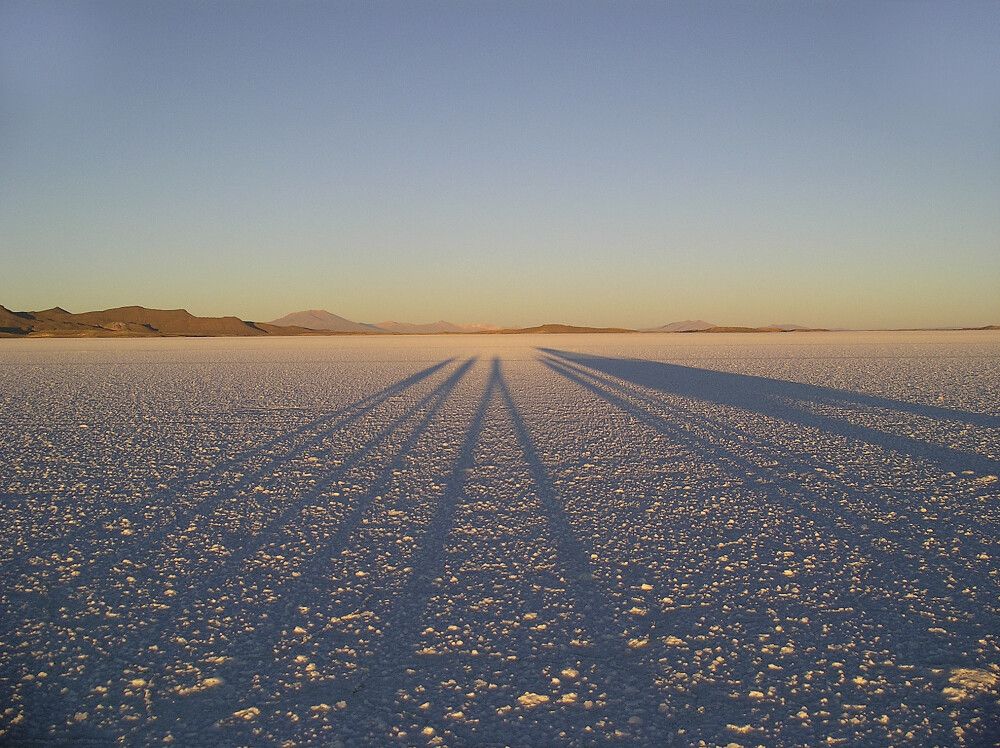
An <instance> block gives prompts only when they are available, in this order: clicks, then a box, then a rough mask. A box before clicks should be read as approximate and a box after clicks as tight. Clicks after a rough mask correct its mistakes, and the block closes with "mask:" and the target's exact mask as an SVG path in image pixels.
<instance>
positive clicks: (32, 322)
mask: <svg viewBox="0 0 1000 748" xmlns="http://www.w3.org/2000/svg"><path fill="white" fill-rule="evenodd" d="M942 329H943V328H942ZM947 329H962V330H997V329H1000V326H998V325H986V326H985V327H974V328H968V327H967V328H947ZM803 331H812V332H820V331H823V332H825V330H821V329H820V328H807V327H803V326H801V325H793V324H782V325H768V326H766V327H727V326H724V325H716V324H713V323H711V322H705V321H704V320H683V321H681V322H671V323H670V324H667V325H661V326H660V327H653V328H647V329H645V330H630V329H628V328H624V327H579V326H575V325H563V324H546V325H536V326H534V327H509V328H505V327H498V326H496V325H466V324H455V323H453V322H445V321H443V320H442V321H440V322H429V323H426V324H414V323H411V322H379V323H377V324H368V323H365V322H354V321H352V320H349V319H346V318H345V317H341V316H339V315H336V314H333V313H331V312H328V311H326V310H324V309H309V310H306V311H302V312H293V313H291V314H286V315H285V316H284V317H281V318H280V319H276V320H274V321H272V322H249V321H246V320H241V319H239V318H238V317H196V316H195V315H193V314H191V313H190V312H188V311H186V310H184V309H147V308H146V307H141V306H123V307H116V308H114V309H104V310H102V311H98V312H83V313H81V314H73V313H71V312H67V311H66V310H65V309H63V308H61V307H53V308H52V309H45V310H44V311H41V312H14V311H11V310H10V309H7V308H6V307H4V306H0V337H8V338H9V337H106V338H112V337H114V338H129V337H185V336H186V337H255V336H257V337H259V336H266V335H272V336H289V335H434V334H452V335H460V334H472V333H480V334H482V333H486V334H494V335H517V334H532V333H534V334H560V333H622V332H643V333H692V332H707V333H717V332H719V333H721V332H772V333H782V332H803Z"/></svg>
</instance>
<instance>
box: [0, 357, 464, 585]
mask: <svg viewBox="0 0 1000 748" xmlns="http://www.w3.org/2000/svg"><path fill="white" fill-rule="evenodd" d="M451 361H454V358H448V359H445V360H444V361H441V362H439V363H436V364H434V365H433V366H429V367H427V368H426V369H422V370H421V371H419V372H417V373H415V374H413V375H411V376H409V377H407V378H405V379H402V380H400V381H399V382H396V383H395V384H393V385H390V386H389V387H386V388H384V389H382V390H380V391H379V392H376V393H373V394H371V395H367V396H365V397H363V398H361V399H360V400H357V401H355V402H354V403H352V404H351V405H348V406H346V407H344V408H341V409H339V410H337V411H335V412H333V413H329V414H327V415H325V416H322V417H321V418H318V419H315V420H314V421H311V422H310V423H308V424H305V425H304V426H301V427H299V428H297V429H295V430H294V431H291V432H288V433H286V434H283V435H281V436H279V437H275V438H273V439H271V440H269V441H268V442H266V443H265V444H263V445H260V446H258V447H255V448H253V449H252V450H247V451H245V452H243V453H241V454H240V455H239V456H238V457H234V458H232V459H230V460H226V461H224V462H223V463H218V464H216V465H213V466H212V467H211V468H209V469H207V470H204V471H202V472H200V473H197V474H195V475H192V476H185V477H184V478H181V479H177V480H176V481H175V482H174V483H172V484H171V485H170V486H169V487H168V488H165V489H161V490H160V491H158V492H156V493H154V494H153V495H152V496H151V497H149V498H148V499H140V501H141V502H142V503H141V505H139V502H135V505H130V506H129V511H127V512H124V513H122V514H121V515H119V516H118V517H117V518H116V519H117V521H118V522H122V520H126V521H127V522H128V524H129V525H131V524H133V523H138V521H139V520H140V519H142V517H143V514H144V513H145V512H147V511H148V510H149V508H150V506H151V505H153V503H154V502H155V501H158V500H162V499H166V498H168V497H169V496H171V494H172V492H174V491H179V490H181V489H182V488H184V487H186V486H190V485H192V484H195V483H199V482H201V481H203V480H207V479H208V478H210V477H212V476H214V475H219V474H222V473H225V472H226V471H227V470H230V469H231V468H233V467H235V466H237V465H240V464H242V463H244V462H245V461H246V460H248V459H252V458H253V457H255V456H257V455H259V454H262V453H263V452H264V451H265V450H267V449H270V448H271V447H273V446H275V445H277V444H279V443H281V442H283V441H286V440H288V439H292V438H294V437H295V436H298V435H300V434H303V433H305V432H306V431H308V430H311V429H314V428H316V427H322V428H324V429H326V430H324V431H323V432H322V433H319V434H316V435H315V436H314V437H313V438H311V439H309V440H308V441H306V442H304V443H303V444H301V445H299V446H298V447H294V448H293V449H292V451H290V452H288V453H286V454H284V455H280V456H273V457H268V458H266V460H265V464H264V466H262V467H261V468H258V469H257V470H255V471H253V472H250V473H246V474H244V475H243V476H241V477H240V478H239V479H238V480H237V481H236V483H235V484H234V485H232V486H231V487H230V489H231V490H234V491H236V490H239V489H240V488H242V487H243V486H246V485H247V484H248V483H250V482H251V481H254V480H257V479H258V478H260V477H261V476H262V475H264V474H265V473H267V472H268V471H269V470H273V469H274V467H275V466H276V465H277V464H279V463H280V462H281V461H283V460H287V459H291V458H293V457H294V456H296V455H297V454H301V453H302V452H303V451H305V450H306V449H308V448H309V447H310V446H311V445H313V444H316V443H318V442H319V441H321V440H322V439H324V438H326V437H327V436H329V435H330V434H331V433H334V432H335V431H336V430H338V429H340V428H343V426H345V425H347V423H348V422H350V420H351V419H349V415H348V414H350V413H352V412H354V411H358V410H359V409H361V410H360V414H359V415H357V417H356V418H354V419H353V420H357V418H360V417H361V416H362V415H364V413H366V412H368V411H370V410H371V409H373V408H374V407H376V406H378V405H379V404H381V403H382V402H384V401H385V400H388V399H389V398H391V397H393V396H394V395H398V394H400V393H402V392H404V391H406V390H407V389H409V388H410V387H412V386H413V385H414V384H416V383H417V382H420V381H421V380H423V379H426V378H427V377H429V376H430V375H432V374H433V373H435V372H436V371H438V370H440V369H442V368H443V367H445V366H447V365H448V363H450V362H451ZM337 419H340V422H338V423H336V424H334V425H333V426H330V427H329V428H327V427H326V425H327V424H329V423H330V422H331V421H335V420H337ZM220 493H221V492H220ZM212 498H213V497H212V496H206V497H205V498H203V499H202V500H201V501H200V502H197V503H195V504H194V505H192V506H191V507H188V508H187V509H185V514H184V515H182V519H180V520H178V519H176V516H177V515H175V518H174V519H172V520H168V521H167V523H166V525H165V526H166V527H167V528H168V529H167V532H169V531H170V529H172V528H175V527H178V526H179V525H180V524H181V523H182V522H183V521H184V518H189V517H191V516H193V515H194V514H196V513H197V512H198V511H200V509H201V508H202V506H204V505H205V504H207V503H208V502H210V501H211V499H212ZM108 521H109V520H108V518H106V517H105V518H101V519H99V520H97V521H95V522H93V523H89V524H87V525H86V526H84V527H80V528H77V529H76V530H74V531H73V532H71V533H69V534H67V535H64V536H62V537H59V538H51V539H49V540H47V541H46V542H45V543H44V545H42V546H41V547H39V546H34V547H32V548H27V549H23V550H20V551H16V552H15V553H13V554H12V555H11V556H10V557H9V558H7V559H6V560H5V561H0V567H2V566H3V565H6V564H16V565H17V567H18V568H19V569H21V570H22V571H23V570H24V569H23V567H24V562H25V561H26V560H28V559H30V558H34V557H36V556H47V555H50V554H51V553H53V552H56V551H65V549H66V546H67V543H72V542H73V541H74V540H78V539H80V538H81V536H83V535H85V534H86V533H88V532H90V531H92V530H93V529H94V528H95V527H96V526H97V525H99V524H101V523H106V522H108ZM122 524H124V522H122ZM153 534H155V530H154V533H153ZM130 537H135V538H136V540H135V541H133V542H134V543H135V542H139V541H140V540H144V539H145V540H148V539H149V537H150V536H130Z"/></svg>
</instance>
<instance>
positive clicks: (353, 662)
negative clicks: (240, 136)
mask: <svg viewBox="0 0 1000 748" xmlns="http://www.w3.org/2000/svg"><path fill="white" fill-rule="evenodd" d="M0 362H2V365H0V413H2V415H0V496H2V499H3V506H4V522H3V523H2V524H0V705H2V706H0V743H2V744H13V745H17V744H47V745H48V744H58V745H63V744H65V745H74V744H75V745H79V744H96V745H108V744H113V743H116V742H123V743H125V744H129V745H137V744H157V745H160V744H164V743H165V742H166V743H171V742H172V743H173V744H174V745H181V746H190V745H225V746H229V745H233V746H235V745H248V744H249V745H280V744H282V743H283V742H285V741H290V742H289V744H299V743H302V742H309V741H311V742H313V743H315V744H322V745H340V744H344V745H372V746H381V745H387V744H399V745H442V744H446V745H462V744H484V743H486V744H514V745H560V744H569V745H590V744H595V743H607V742H620V741H630V740H631V741H637V742H638V741H641V742H643V743H648V744H652V745H679V746H680V745H697V744H699V741H704V743H705V744H707V745H731V744H736V745H743V746H751V745H769V746H771V745H789V746H791V745H821V744H827V743H828V742H829V743H830V744H834V745H836V744H840V745H850V746H856V745H866V746H884V745H899V744H913V745H970V746H985V745H992V744H993V743H995V740H996V737H997V735H1000V721H998V717H1000V703H998V698H1000V692H998V678H1000V649H998V646H1000V639H998V632H1000V607H998V606H1000V597H998V593H1000V560H998V559H1000V557H998V553H1000V549H998V537H1000V482H998V478H997V476H998V475H1000V336H998V335H997V334H995V333H990V332H982V333H976V332H965V333H897V334H888V333H857V334H855V333H850V334H849V333H824V334H818V333H816V334H814V333H796V334H794V335H760V336H745V335H743V336H739V335H727V334H701V333H696V332H695V333H690V334H684V335H671V336H665V335H664V336H661V335H639V334H623V335H618V334H605V335H592V336H587V335H560V336H553V335H537V336H532V335H518V336H508V335H482V336H434V337H398V336H392V335H384V336H364V337H357V336H348V337H297V338H270V337H255V338H253V339H228V338H220V339H213V340H184V339H158V338H140V339H135V340H114V341H108V340H90V339H82V340H50V341H37V344H33V345H21V344H19V343H18V342H17V341H10V340H6V341H0ZM88 741H90V742H89V743H88Z"/></svg>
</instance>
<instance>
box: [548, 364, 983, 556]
mask: <svg viewBox="0 0 1000 748" xmlns="http://www.w3.org/2000/svg"><path fill="white" fill-rule="evenodd" d="M550 360H552V361H554V362H556V363H558V365H560V366H564V367H566V368H567V369H568V370H569V371H572V372H574V373H576V374H577V375H579V376H582V377H585V378H588V379H589V380H591V381H593V382H595V383H596V384H598V385H601V386H604V387H606V388H610V389H613V390H616V391H618V392H620V393H623V394H624V395H626V396H627V397H632V398H634V399H636V400H639V401H641V402H643V403H644V404H645V405H646V407H650V408H655V409H657V410H659V411H662V412H663V413H664V417H665V416H666V414H672V415H673V416H675V417H678V418H681V419H684V420H686V421H688V422H696V423H699V424H701V428H703V429H705V430H707V431H708V432H710V433H712V434H714V435H715V436H716V437H717V438H719V439H722V440H724V441H726V442H729V443H730V444H732V443H733V441H734V439H733V438H732V437H731V436H727V435H726V434H725V432H724V431H723V428H722V426H721V424H719V423H718V422H717V420H713V419H709V418H708V417H706V416H703V415H701V414H698V413H693V412H690V411H685V410H683V409H681V408H680V407H679V406H674V405H671V404H668V403H665V402H663V401H661V400H658V399H656V398H654V397H652V396H650V395H649V394H648V393H646V392H642V391H641V385H636V384H634V383H629V386H625V385H623V384H621V383H620V382H618V381H615V380H614V377H613V376H612V375H609V374H603V373H602V374H601V375H600V376H599V375H598V374H595V373H594V372H592V371H588V370H586V369H583V368H582V367H579V366H575V365H570V364H566V363H565V362H562V361H555V360H554V359H550ZM624 381H627V380H624ZM633 388H634V389H633ZM732 431H733V433H735V434H739V435H742V436H743V437H745V438H746V439H747V441H749V442H753V444H754V449H755V450H756V452H757V454H758V455H759V456H762V457H763V456H764V452H765V451H773V450H775V449H778V447H774V448H769V447H768V446H767V445H766V444H765V443H764V442H763V440H762V439H761V438H760V437H758V436H756V435H754V434H751V433H750V432H748V431H746V430H744V429H740V428H738V427H733V428H732ZM674 432H675V433H677V434H678V435H681V434H680V430H679V429H676V428H675V429H674ZM682 436H685V438H686V435H682ZM701 439H702V443H703V444H707V445H713V443H712V442H711V441H708V440H707V439H706V438H704V437H701ZM730 454H735V453H733V452H732V451H730ZM792 454H793V453H792V452H790V451H784V452H782V453H781V454H780V456H774V457H773V458H772V459H774V460H775V461H776V462H780V463H781V464H783V465H785V466H787V467H789V468H791V469H793V470H796V471H797V472H799V473H801V474H803V475H808V476H810V477H811V478H813V479H814V480H816V481H819V482H822V483H824V484H826V485H827V486H829V487H830V488H831V489H832V490H835V491H839V492H841V493H842V494H843V495H845V496H847V497H850V498H852V499H854V501H855V502H856V503H857V504H858V505H860V506H868V502H867V501H866V500H865V494H864V493H863V492H862V491H861V490H860V489H858V488H855V487H853V486H851V485H849V484H847V483H845V482H843V481H840V480H837V479H835V478H833V477H830V476H829V475H825V474H822V473H817V472H816V470H815V467H816V466H815V465H813V464H809V463H806V462H804V461H803V459H802V457H801V456H790V455H792ZM827 465H829V466H831V467H833V466H834V463H831V462H827ZM836 467H838V468H839V467H841V466H840V465H836ZM761 469H764V468H763V467H761ZM777 477H779V478H780V479H781V480H792V479H793V478H792V476H791V475H780V476H777ZM799 485H800V486H801V487H802V488H803V489H805V490H807V491H809V492H811V493H816V490H815V489H813V488H810V487H807V486H805V485H803V484H801V483H799ZM859 519H860V520H861V521H864V520H863V518H859ZM945 526H946V527H947V528H948V529H950V530H951V531H952V532H953V533H954V534H955V535H959V534H961V535H962V543H963V545H964V546H966V547H969V546H972V547H974V548H975V549H976V550H978V551H981V552H992V550H993V548H992V546H990V545H987V544H984V543H983V542H982V541H981V540H979V539H970V538H969V537H968V535H966V533H968V532H973V531H974V532H979V531H980V528H970V527H968V526H965V525H955V524H954V523H953V522H951V521H947V522H946V523H945ZM914 529H919V528H914ZM916 555H920V554H919V553H917V554H916Z"/></svg>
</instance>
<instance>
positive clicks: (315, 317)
mask: <svg viewBox="0 0 1000 748" xmlns="http://www.w3.org/2000/svg"><path fill="white" fill-rule="evenodd" d="M270 324H272V325H277V326H282V327H284V326H288V325H293V326H297V327H305V328H308V329H310V330H322V331H324V332H361V333H392V334H395V335H434V334H441V333H474V332H494V331H496V330H499V329H500V328H499V327H497V326H496V325H456V324H455V323H454V322H445V321H444V320H441V321H439V322H428V323H425V324H414V323H412V322H393V321H388V322H378V323H376V324H368V323H366V322H353V321H351V320H349V319H346V318H344V317H341V316H340V315H337V314H333V313H332V312H328V311H326V310H325V309H307V310H306V311H304V312H292V313H291V314H286V315H285V316H284V317H281V318H280V319H276V320H272V321H271V322H270Z"/></svg>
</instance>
